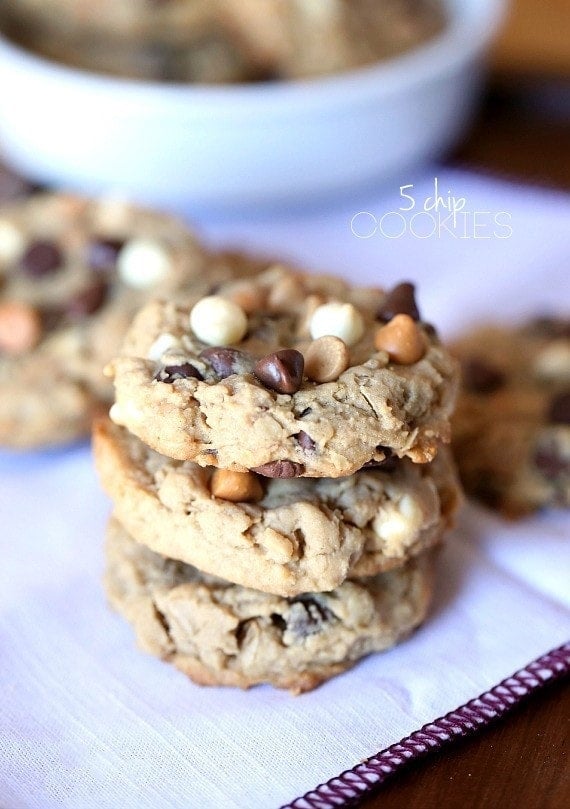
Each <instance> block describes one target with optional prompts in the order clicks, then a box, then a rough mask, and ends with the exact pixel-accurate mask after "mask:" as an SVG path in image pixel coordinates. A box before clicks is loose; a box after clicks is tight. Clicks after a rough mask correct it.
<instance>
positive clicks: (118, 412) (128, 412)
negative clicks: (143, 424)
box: [109, 401, 143, 427]
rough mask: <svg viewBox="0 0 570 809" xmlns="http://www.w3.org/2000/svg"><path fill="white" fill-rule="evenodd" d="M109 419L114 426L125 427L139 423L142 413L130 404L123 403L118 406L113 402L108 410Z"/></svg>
mask: <svg viewBox="0 0 570 809" xmlns="http://www.w3.org/2000/svg"><path fill="white" fill-rule="evenodd" d="M109 417H110V419H111V421H114V422H115V424H120V425H122V426H125V427H126V426H127V424H128V423H129V422H132V421H140V420H141V419H142V417H143V413H142V411H141V410H140V409H139V408H138V407H136V406H135V405H134V404H132V402H128V401H127V402H123V403H122V404H119V403H118V402H115V404H114V405H112V406H111V409H110V410H109Z"/></svg>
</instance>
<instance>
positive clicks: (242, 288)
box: [224, 281, 266, 315]
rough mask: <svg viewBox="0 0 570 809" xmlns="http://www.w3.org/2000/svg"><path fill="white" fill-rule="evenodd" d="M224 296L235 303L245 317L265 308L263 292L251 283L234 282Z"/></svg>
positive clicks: (264, 294)
mask: <svg viewBox="0 0 570 809" xmlns="http://www.w3.org/2000/svg"><path fill="white" fill-rule="evenodd" d="M224 296H225V297H226V298H229V299H230V300H231V301H233V302H234V303H237V305H238V306H240V307H241V308H242V309H243V311H244V312H245V313H246V314H247V315H249V314H251V313H252V312H255V311H257V310H258V309H262V308H263V306H265V299H266V292H265V290H264V289H262V288H261V287H259V286H257V285H256V284H255V283H252V282H251V281H236V282H235V283H234V284H231V285H230V286H229V288H228V289H227V291H225V292H224Z"/></svg>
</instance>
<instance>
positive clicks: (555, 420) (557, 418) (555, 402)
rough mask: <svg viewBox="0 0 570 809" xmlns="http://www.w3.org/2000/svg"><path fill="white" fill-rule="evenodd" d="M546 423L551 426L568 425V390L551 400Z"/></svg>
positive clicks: (569, 403)
mask: <svg viewBox="0 0 570 809" xmlns="http://www.w3.org/2000/svg"><path fill="white" fill-rule="evenodd" d="M548 421H549V422H550V423H551V424H570V390H565V391H563V392H562V393H558V394H557V395H556V396H554V397H553V398H552V400H551V402H550V405H549V408H548Z"/></svg>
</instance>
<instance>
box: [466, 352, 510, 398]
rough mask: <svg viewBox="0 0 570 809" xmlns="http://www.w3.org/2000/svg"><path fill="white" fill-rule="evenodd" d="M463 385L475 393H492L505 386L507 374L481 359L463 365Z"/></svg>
mask: <svg viewBox="0 0 570 809" xmlns="http://www.w3.org/2000/svg"><path fill="white" fill-rule="evenodd" d="M463 384H464V385H465V387H466V388H467V390H470V391H472V392H473V393H492V392H493V391H495V390H498V389H499V388H501V387H502V386H503V385H504V384H505V374H504V373H503V372H502V371H500V370H499V369H498V368H495V367H494V366H493V365H491V364H490V363H488V362H487V361H486V360H482V359H479V357H471V358H470V359H468V360H465V362H464V363H463Z"/></svg>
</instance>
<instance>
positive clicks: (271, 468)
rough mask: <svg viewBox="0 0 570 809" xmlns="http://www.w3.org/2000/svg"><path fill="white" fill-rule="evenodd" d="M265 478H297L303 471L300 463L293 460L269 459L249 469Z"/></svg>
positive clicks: (303, 468)
mask: <svg viewBox="0 0 570 809" xmlns="http://www.w3.org/2000/svg"><path fill="white" fill-rule="evenodd" d="M251 471H252V472H257V474H258V475H263V476H264V477H266V478H298V477H300V476H301V475H302V474H303V472H304V471H305V467H304V466H303V464H302V463H295V462H294V461H270V462H269V463H264V464H262V465H261V466H254V467H253V469H252V470H251Z"/></svg>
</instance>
